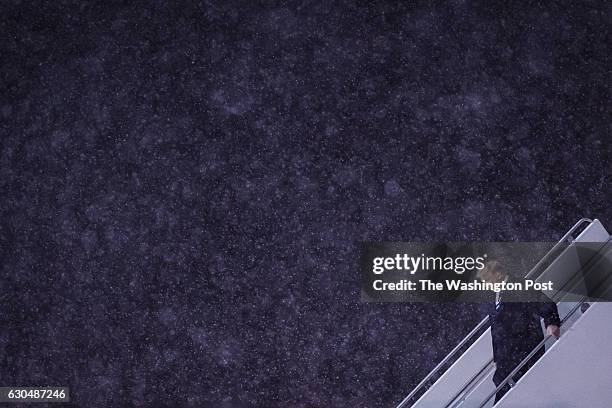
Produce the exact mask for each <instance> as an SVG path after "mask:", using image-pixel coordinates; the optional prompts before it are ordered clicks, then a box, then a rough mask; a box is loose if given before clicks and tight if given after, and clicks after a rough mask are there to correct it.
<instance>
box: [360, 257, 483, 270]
mask: <svg viewBox="0 0 612 408" xmlns="http://www.w3.org/2000/svg"><path fill="white" fill-rule="evenodd" d="M486 258H487V254H484V255H483V256H480V257H470V256H461V257H451V256H447V257H441V256H425V254H421V255H420V256H411V255H408V254H396V255H395V256H394V257H376V258H374V259H373V267H372V272H373V273H375V274H376V275H380V274H382V273H383V272H385V271H391V270H398V271H406V272H409V273H410V274H411V275H414V274H415V273H416V272H417V271H454V272H455V273H456V274H458V275H462V274H463V273H465V272H466V271H473V270H474V269H482V268H484V262H485V259H486Z"/></svg>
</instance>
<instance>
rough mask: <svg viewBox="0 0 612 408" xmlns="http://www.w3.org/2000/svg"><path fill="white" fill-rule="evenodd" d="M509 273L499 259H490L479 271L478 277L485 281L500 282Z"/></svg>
mask: <svg viewBox="0 0 612 408" xmlns="http://www.w3.org/2000/svg"><path fill="white" fill-rule="evenodd" d="M507 276H508V274H507V273H506V271H504V269H503V267H502V264H501V263H500V262H499V261H489V262H487V263H486V264H485V266H484V268H482V269H480V270H479V271H478V274H477V277H478V279H481V280H483V281H485V282H489V283H499V282H503V280H504V279H506V277H507Z"/></svg>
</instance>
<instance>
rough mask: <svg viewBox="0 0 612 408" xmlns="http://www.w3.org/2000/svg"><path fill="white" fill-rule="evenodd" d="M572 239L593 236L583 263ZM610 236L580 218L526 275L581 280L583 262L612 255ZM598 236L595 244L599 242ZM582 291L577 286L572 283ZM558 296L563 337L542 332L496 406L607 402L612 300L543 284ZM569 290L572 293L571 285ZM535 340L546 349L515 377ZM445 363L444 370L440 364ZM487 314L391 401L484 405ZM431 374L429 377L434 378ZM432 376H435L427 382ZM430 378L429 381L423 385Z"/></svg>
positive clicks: (611, 382) (490, 394) (490, 390)
mask: <svg viewBox="0 0 612 408" xmlns="http://www.w3.org/2000/svg"><path fill="white" fill-rule="evenodd" d="M576 243H593V244H588V245H593V246H594V248H595V251H596V252H594V254H597V256H594V255H593V257H592V259H589V260H588V262H586V264H585V259H584V254H583V253H578V252H579V251H578V250H577V249H576ZM611 243H612V237H611V236H610V234H609V233H608V232H607V231H606V229H605V228H604V227H603V225H602V224H601V222H599V221H598V220H597V219H595V220H590V219H587V218H583V219H581V220H580V221H578V222H577V223H576V224H575V225H574V226H573V227H572V228H571V229H570V230H569V231H568V232H567V233H566V234H565V235H564V236H563V238H561V240H560V241H559V242H558V243H557V244H556V245H555V246H554V247H553V248H552V249H551V250H550V251H549V252H548V253H547V254H546V256H545V257H544V258H543V259H542V260H541V261H540V262H539V263H538V264H537V265H536V266H535V267H534V268H533V269H532V270H531V272H530V273H529V274H527V275H526V278H530V279H535V280H536V281H542V282H547V281H548V280H549V279H550V277H551V276H554V277H555V279H554V281H555V283H556V284H557V283H561V284H562V286H563V287H565V288H567V287H569V286H571V287H576V285H581V284H584V282H583V281H582V280H581V279H580V277H581V276H585V275H584V274H585V272H584V269H585V268H586V266H585V265H587V266H588V265H589V263H590V264H593V263H599V262H607V265H609V264H610V263H612V245H610V244H611ZM599 244H601V245H599ZM597 288H598V294H599V296H598V298H602V297H606V298H608V299H610V298H611V297H610V294H611V293H612V271H610V273H609V274H606V275H605V278H604V279H603V281H601V282H598V286H597ZM578 292H580V291H578ZM545 293H546V294H547V295H548V296H549V297H551V298H552V299H554V300H555V301H556V302H557V306H558V309H559V315H560V317H561V319H562V325H561V337H560V339H559V340H556V341H555V340H554V339H553V338H551V337H550V336H546V337H545V338H544V340H543V341H542V342H541V343H540V345H538V346H537V347H536V348H535V349H534V350H533V351H532V353H531V354H530V355H529V356H527V357H526V358H525V360H523V362H521V364H519V366H518V367H517V368H516V369H515V370H514V371H513V373H512V374H510V375H509V376H508V378H507V379H506V380H505V381H504V383H502V384H501V385H500V387H498V389H501V387H502V386H504V385H505V384H506V383H507V384H510V386H511V387H512V388H511V389H510V391H509V392H507V393H506V395H505V396H504V397H503V398H502V399H501V400H500V401H499V402H498V403H497V404H495V407H496V408H522V407H525V408H527V407H529V408H548V407H551V408H552V407H554V408H573V407H576V408H582V407H589V408H610V407H612V302H594V303H589V302H587V299H586V297H585V296H582V297H580V296H579V295H572V294H570V293H568V292H561V291H558V292H555V293H551V292H550V291H549V292H545ZM572 293H576V292H575V291H573V292H572ZM541 347H545V348H546V353H545V354H544V356H543V357H541V358H540V359H539V360H538V361H537V362H536V363H535V364H534V365H533V366H532V367H531V369H530V370H529V371H527V373H526V374H525V375H523V376H522V377H521V378H520V379H519V380H518V381H517V382H516V384H515V383H514V381H513V380H512V379H511V377H512V376H513V375H514V374H515V373H516V372H517V371H518V370H519V369H520V368H521V367H522V366H523V364H524V363H525V362H527V361H528V360H529V359H530V357H531V356H532V355H534V354H535V353H536V352H537V351H538V350H540V349H541ZM445 367H448V368H447V369H446V370H443V369H444V368H445ZM494 372H495V363H494V362H493V349H492V346H491V330H490V328H489V322H488V317H487V318H485V319H484V320H482V321H481V322H480V323H479V324H478V325H477V326H476V327H475V328H474V329H473V330H472V331H471V332H470V333H469V334H468V335H467V336H466V337H465V338H464V339H463V340H462V341H461V342H460V343H459V344H458V345H457V346H456V347H455V348H454V349H453V350H452V351H451V352H450V353H449V354H448V355H447V356H446V357H445V358H444V359H443V360H442V361H441V362H440V363H439V364H438V365H437V366H436V367H435V368H434V369H433V370H432V371H431V372H430V373H429V374H428V375H427V376H426V377H425V378H424V379H423V381H421V383H419V385H418V386H417V387H416V388H415V389H414V390H413V391H412V392H411V393H410V394H409V395H408V396H407V397H406V398H405V399H404V400H403V401H402V402H401V403H400V404H399V405H398V406H397V408H408V407H413V408H458V407H461V408H490V407H493V401H494V399H495V392H496V387H495V385H494V383H493V373H494ZM435 378H437V380H435V382H433V381H434V379H435ZM432 382H433V384H432ZM429 384H431V386H429V388H426V387H427V386H428V385H429Z"/></svg>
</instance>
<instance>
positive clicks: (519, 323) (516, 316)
mask: <svg viewBox="0 0 612 408" xmlns="http://www.w3.org/2000/svg"><path fill="white" fill-rule="evenodd" d="M510 296H512V295H511V294H509V293H506V294H504V292H502V293H501V296H500V299H501V302H500V304H499V306H498V307H496V305H495V302H493V303H492V304H490V305H488V307H489V311H488V312H489V317H490V319H491V335H492V338H493V359H494V360H495V364H496V366H497V370H496V372H495V376H494V378H493V380H494V381H495V382H496V383H499V382H501V381H503V379H504V378H505V377H507V376H508V374H510V372H512V370H513V369H514V368H515V367H516V366H517V365H518V364H519V363H520V362H521V361H522V360H523V359H524V358H525V357H527V355H528V354H529V353H530V352H531V351H532V350H533V348H534V347H535V346H537V345H538V344H539V343H540V341H542V340H543V339H544V334H543V333H542V327H541V326H540V318H543V319H544V324H545V326H548V325H551V324H554V325H557V326H558V325H560V319H559V313H558V311H557V305H556V304H555V303H554V302H553V301H551V300H549V299H548V298H547V297H546V296H544V295H543V294H542V293H541V292H540V293H539V294H538V295H537V299H539V300H540V301H538V302H509V301H508V300H509V297H510ZM504 298H505V299H506V301H504ZM541 354H543V350H542V351H541V353H539V354H538V357H539V356H541ZM536 358H537V357H536Z"/></svg>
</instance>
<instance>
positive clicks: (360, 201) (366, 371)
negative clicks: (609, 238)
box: [0, 1, 612, 408]
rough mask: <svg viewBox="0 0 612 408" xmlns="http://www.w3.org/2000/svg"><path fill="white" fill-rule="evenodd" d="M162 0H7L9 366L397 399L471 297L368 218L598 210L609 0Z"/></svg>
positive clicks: (603, 182)
mask: <svg viewBox="0 0 612 408" xmlns="http://www.w3.org/2000/svg"><path fill="white" fill-rule="evenodd" d="M154 3H155V4H154V5H151V4H149V5H144V4H137V2H125V3H123V2H111V1H105V2H98V3H95V2H75V3H70V2H68V1H49V2H28V1H3V2H2V5H0V33H1V36H0V39H1V41H0V66H1V72H0V217H1V218H0V270H1V271H2V279H1V280H0V306H1V309H0V327H1V329H0V385H3V386H8V385H21V386H26V385H32V386H41V385H57V386H62V385H67V386H70V387H71V389H72V394H73V401H74V404H73V405H74V406H79V407H115V406H147V407H149V406H150V407H164V406H168V407H170V406H194V407H195V406H211V407H221V406H227V407H230V406H231V407H236V406H240V405H238V404H244V406H246V407H250V406H254V407H368V408H369V407H373V408H377V407H391V406H393V404H394V403H397V402H398V401H399V400H401V399H402V398H403V396H404V395H405V394H407V393H408V392H409V391H410V390H411V389H412V387H413V386H414V385H415V384H416V383H418V381H419V380H420V379H421V378H422V377H423V376H424V375H425V374H426V373H427V372H428V371H429V370H430V369H431V368H432V367H433V366H434V365H435V363H436V362H437V361H439V360H440V359H441V358H442V357H443V356H444V355H445V354H446V353H447V352H448V351H449V350H450V349H451V348H452V347H453V346H454V345H455V344H456V343H457V342H458V341H459V340H460V339H461V338H462V337H463V336H464V335H465V334H466V333H467V332H468V331H469V330H470V329H471V327H472V326H473V325H474V324H475V323H476V322H477V321H479V320H480V318H481V316H480V314H479V312H478V308H477V305H467V306H466V305H445V304H438V305H436V304H429V305H423V304H366V303H361V302H360V298H359V272H358V268H357V263H358V255H359V253H358V243H359V241H365V240H368V241H402V240H403V241H409V240H420V241H433V240H454V241H460V240H498V241H503V240H556V239H558V238H559V237H560V235H561V234H562V233H564V232H565V230H567V229H568V228H569V227H570V226H571V225H572V224H573V223H574V222H575V221H576V220H577V219H578V218H580V217H583V216H588V217H598V218H600V219H601V220H602V222H603V223H604V225H606V226H607V227H612V210H611V209H610V202H611V198H612V194H611V191H610V184H609V180H610V158H611V157H610V156H611V155H610V150H611V147H610V146H611V143H610V142H611V137H610V131H611V128H610V123H611V122H610V119H611V118H612V115H611V113H612V103H611V98H610V96H611V92H610V91H611V89H610V84H612V78H611V76H612V64H611V61H610V44H611V43H612V41H611V40H612V38H611V35H610V27H612V7H611V6H610V5H609V4H606V3H605V2H584V3H579V2H573V3H572V4H554V3H552V2H542V3H546V5H543V4H539V3H540V2H537V3H535V4H534V5H530V6H526V5H525V4H527V3H523V2H521V6H518V3H516V5H515V6H514V7H512V8H508V6H507V5H504V4H505V3H508V2H500V3H497V4H494V3H492V2H482V3H477V2H470V1H454V2H449V3H445V4H440V5H437V6H432V5H428V6H425V7H423V6H416V5H411V6H409V5H406V4H404V5H397V4H394V2H387V3H383V2H381V3H378V4H376V5H374V4H370V5H369V6H361V5H356V4H354V3H353V2H347V3H344V4H343V3H334V4H332V2H327V1H326V2H308V1H306V2H302V3H286V4H281V3H279V4H275V5H272V4H271V3H268V5H267V6H264V5H258V4H255V2H247V1H245V2H234V1H228V2H218V3H217V4H213V3H212V2H203V3H202V4H189V5H186V4H180V5H179V4H176V5H174V3H175V2H168V3H172V4H173V5H171V6H169V5H165V4H164V2H154ZM176 3H180V2H176ZM177 401H178V402H177ZM220 401H226V402H227V403H226V404H225V405H220V404H219V402H220ZM56 406H57V405H56Z"/></svg>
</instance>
